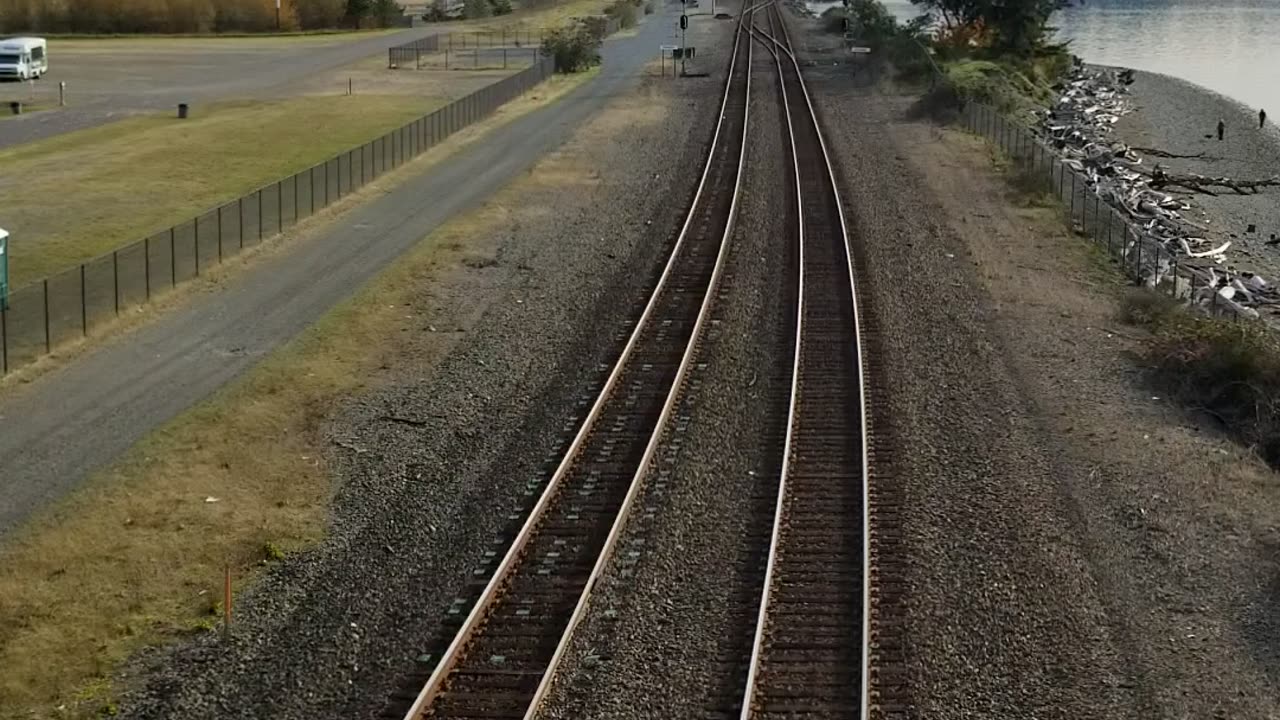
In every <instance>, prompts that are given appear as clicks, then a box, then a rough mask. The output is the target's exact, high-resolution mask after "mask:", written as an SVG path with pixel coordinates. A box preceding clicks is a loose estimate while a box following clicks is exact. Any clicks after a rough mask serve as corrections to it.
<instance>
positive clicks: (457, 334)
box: [123, 77, 718, 719]
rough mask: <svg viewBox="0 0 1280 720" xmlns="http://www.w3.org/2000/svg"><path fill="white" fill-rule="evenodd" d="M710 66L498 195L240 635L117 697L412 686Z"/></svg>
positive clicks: (305, 699)
mask: <svg viewBox="0 0 1280 720" xmlns="http://www.w3.org/2000/svg"><path fill="white" fill-rule="evenodd" d="M717 82H718V80H717V79H716V78H714V77H711V78H705V79H701V80H690V81H688V82H683V83H679V84H676V83H671V82H669V81H668V82H662V81H660V79H657V78H649V79H645V80H644V81H642V86H641V88H640V89H639V90H637V91H636V92H635V93H634V94H630V95H627V96H624V97H620V98H619V99H618V100H616V101H614V102H613V103H611V105H610V107H609V108H607V109H606V110H605V111H604V112H602V113H601V114H600V115H599V116H597V117H596V118H595V119H594V120H592V121H591V122H589V123H588V124H587V125H586V126H584V127H583V128H582V129H580V130H579V131H578V132H577V133H576V134H575V136H574V139H573V140H572V141H571V142H570V143H569V144H567V145H566V146H565V147H563V148H562V149H561V150H559V151H557V152H556V153H553V155H552V156H551V157H550V158H549V159H548V160H546V161H544V162H543V163H542V164H541V165H540V167H539V170H541V171H542V172H541V173H540V172H538V171H535V172H534V173H533V174H532V175H531V176H530V178H529V186H528V187H527V188H526V187H525V185H524V181H520V180H518V181H517V184H516V185H515V186H514V188H513V190H514V191H515V192H514V194H507V193H504V194H503V195H501V196H499V198H498V200H499V201H500V202H503V203H508V204H509V208H510V222H509V223H507V224H506V226H505V227H503V228H502V229H501V230H500V231H499V235H498V237H485V238H478V239H477V244H478V245H481V246H487V247H489V248H490V249H491V250H492V254H491V256H489V255H485V256H481V257H474V258H468V259H467V260H466V262H465V264H466V266H467V269H465V270H459V271H457V272H454V273H447V274H446V275H445V277H446V278H450V279H447V280H444V281H441V282H439V283H437V284H433V285H432V287H430V288H424V290H423V292H422V294H421V302H420V303H416V304H415V306H414V307H408V308H405V314H406V317H407V318H412V319H411V320H409V321H407V322H406V328H405V332H406V339H405V340H403V341H402V343H401V344H402V347H403V352H402V353H401V355H402V357H406V356H407V357H410V358H412V359H413V360H412V361H410V362H407V363H406V364H405V367H389V368H387V369H386V373H385V377H379V378H377V379H376V382H374V383H373V384H374V385H375V386H376V387H377V388H378V389H376V390H374V391H371V392H370V393H369V394H367V395H366V396H363V397H360V398H357V399H355V400H353V401H352V402H351V403H350V405H349V407H348V408H347V410H346V411H344V412H342V413H341V414H340V415H339V416H338V417H337V418H335V420H334V422H333V425H332V427H331V428H330V429H329V434H330V436H331V438H332V439H333V441H334V443H335V445H334V448H333V452H334V455H335V457H334V458H333V465H334V466H335V467H336V468H337V471H338V475H339V477H338V481H337V491H336V492H337V496H336V499H335V503H334V516H333V521H332V528H331V532H330V534H329V537H328V539H327V540H326V541H324V542H323V543H322V544H321V545H320V546H319V547H317V548H315V549H313V550H310V551H308V552H305V553H302V554H300V555H297V556H294V557H291V558H289V559H288V560H286V561H285V562H283V563H281V564H280V565H279V566H278V567H276V568H274V569H273V571H272V572H270V573H269V575H268V577H267V578H266V579H265V580H264V581H263V582H262V583H260V584H259V585H258V586H257V587H255V588H253V589H252V590H250V591H249V592H247V593H245V594H244V596H243V597H240V598H238V599H237V610H236V612H237V615H236V623H235V635H234V638H233V640H232V641H231V642H230V643H229V644H227V643H224V642H223V641H221V640H219V639H218V638H216V637H214V636H213V635H207V636H205V637H203V638H200V639H197V640H193V641H192V642H190V643H187V644H184V645H182V646H180V647H177V648H175V649H173V650H168V651H161V652H156V653H154V654H153V656H152V657H150V658H147V659H145V660H144V662H142V663H140V664H139V666H137V667H135V669H134V672H136V673H139V674H141V679H140V680H139V681H138V684H139V685H140V687H139V689H137V690H136V691H134V692H133V693H131V694H130V695H129V696H128V697H126V702H125V703H124V706H123V708H124V714H125V715H127V716H129V717H137V718H170V717H211V716H213V715H215V714H217V715H218V716H222V717H270V718H273V719H287V718H316V717H331V718H336V717H343V718H361V717H375V716H376V715H377V714H378V713H379V712H380V710H381V709H382V707H383V704H384V702H385V701H386V700H387V698H388V697H389V696H390V695H391V694H392V693H393V692H395V691H397V690H399V689H403V687H402V686H403V684H404V678H405V677H406V676H408V675H409V674H410V673H411V672H412V671H413V669H414V664H415V658H417V657H418V656H419V654H420V653H422V652H424V649H423V647H424V646H425V645H427V644H428V642H429V641H430V640H431V639H432V638H433V637H434V636H435V635H436V634H437V632H438V628H439V627H440V623H441V622H442V620H443V619H444V618H445V617H446V613H447V611H448V609H449V607H450V605H451V603H452V601H453V599H454V598H455V597H456V596H459V595H460V594H462V590H463V588H464V586H465V584H466V583H467V581H468V580H469V579H470V578H471V577H472V572H473V570H474V569H477V568H479V567H483V566H484V553H485V551H486V550H489V549H490V547H489V544H490V542H491V540H492V538H493V537H494V536H495V534H496V533H497V531H498V530H499V529H500V528H501V527H502V526H503V525H504V524H505V523H507V522H509V516H510V515H511V514H513V513H519V512H524V511H527V509H528V507H529V506H530V505H531V504H532V501H533V499H534V498H532V497H531V496H528V495H526V494H525V493H524V490H525V484H526V481H527V480H528V479H529V478H530V477H531V476H533V475H535V474H537V473H539V472H541V471H543V470H544V469H545V468H546V467H547V464H548V463H549V462H550V461H552V460H553V459H554V458H555V457H556V451H557V449H558V448H559V447H561V446H562V444H563V443H564V442H566V441H567V439H568V438H569V437H570V436H571V432H570V431H571V430H572V424H573V422H572V421H573V420H574V419H575V418H577V417H579V415H580V413H582V412H584V411H585V406H584V404H583V403H584V401H587V400H589V397H590V395H591V393H592V390H591V389H590V388H589V387H588V386H589V385H590V384H591V382H594V381H595V380H598V379H600V378H601V377H602V376H601V374H600V372H599V370H600V367H601V365H602V364H603V363H606V362H611V360H612V358H613V357H615V356H616V353H617V352H618V350H619V349H620V347H621V341H622V340H623V339H624V334H625V330H626V322H627V321H629V320H630V319H631V317H632V316H633V315H634V314H635V313H638V310H639V307H640V303H641V302H642V301H643V299H644V298H645V297H646V296H647V293H648V290H649V287H650V286H651V284H652V282H653V281H654V280H655V279H656V272H657V269H658V268H659V264H660V261H661V260H662V259H663V258H664V257H665V253H666V251H667V249H669V247H670V242H671V241H672V240H673V239H674V237H675V233H676V232H677V230H678V227H679V223H680V222H681V221H682V220H683V208H682V205H683V202H684V199H685V198H687V197H689V195H690V194H691V192H692V189H693V185H694V183H695V182H696V179H697V178H696V176H694V175H689V174H685V173H678V172H673V167H672V163H671V157H672V154H673V153H680V154H683V155H685V156H689V157H696V156H700V155H701V153H702V148H703V147H704V146H705V144H706V143H707V141H708V140H709V139H710V132H711V122H712V120H713V119H714V117H715V112H714V108H713V106H712V103H713V101H714V98H713V96H714V95H716V93H715V92H712V91H710V88H711V87H713V86H714V85H715V83H717ZM562 171H563V172H562ZM561 175H567V176H569V177H571V178H573V179H574V182H573V184H572V185H571V186H566V185H563V184H560V183H558V182H557V178H559V177H561ZM544 176H545V177H544ZM584 177H585V178H587V179H585V180H583V179H582V178H584ZM439 355H442V357H440V358H437V356H439Z"/></svg>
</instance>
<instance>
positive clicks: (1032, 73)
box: [824, 0, 1071, 111]
mask: <svg viewBox="0 0 1280 720" xmlns="http://www.w3.org/2000/svg"><path fill="white" fill-rule="evenodd" d="M912 2H913V4H915V5H916V6H917V7H919V8H920V10H921V15H920V16H919V17H918V18H916V19H914V20H912V21H911V22H908V23H905V24H903V23H899V22H896V21H895V20H894V18H893V16H892V15H891V14H890V13H889V12H888V11H887V10H886V9H885V8H884V6H883V5H882V4H881V3H880V2H878V0H851V1H850V2H849V4H848V6H847V8H833V9H831V10H829V11H827V13H825V14H824V18H826V26H827V28H828V29H830V30H831V31H833V32H849V33H851V34H852V35H853V36H854V37H855V38H857V40H858V42H859V43H861V44H864V45H867V46H870V47H871V48H872V49H873V51H876V52H877V54H878V55H879V56H880V57H881V58H882V59H884V60H885V61H887V62H889V63H890V64H892V65H893V66H894V67H895V68H896V69H897V70H898V71H899V74H900V75H902V76H906V77H907V78H914V79H930V76H932V78H931V79H932V80H933V81H934V84H935V86H936V87H935V89H934V95H935V99H939V100H949V101H951V102H962V101H965V100H979V101H982V102H987V103H991V104H994V105H996V106H999V107H1000V108H1002V109H1004V110H1006V111H1017V110H1025V109H1028V108H1031V107H1043V106H1045V105H1047V104H1049V103H1050V102H1051V101H1052V99H1053V95H1054V90H1053V85H1054V84H1055V83H1056V82H1057V81H1058V79H1059V78H1060V77H1061V76H1062V75H1063V74H1064V73H1065V72H1066V71H1067V70H1068V69H1069V68H1070V65H1071V56H1070V55H1069V54H1068V52H1067V48H1066V46H1065V45H1061V44H1055V43H1052V42H1050V40H1049V38H1050V37H1051V36H1052V32H1053V28H1052V27H1050V26H1049V19H1050V17H1051V16H1052V14H1053V13H1054V12H1055V11H1057V10H1058V9H1061V8H1063V7H1065V6H1066V5H1067V4H1069V0H1019V1H1018V2H1008V1H998V0H912Z"/></svg>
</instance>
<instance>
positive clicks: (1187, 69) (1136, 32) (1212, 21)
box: [814, 0, 1280, 120]
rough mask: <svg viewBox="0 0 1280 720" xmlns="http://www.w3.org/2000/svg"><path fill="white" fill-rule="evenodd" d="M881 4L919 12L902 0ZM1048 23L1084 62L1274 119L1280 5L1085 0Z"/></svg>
mask: <svg viewBox="0 0 1280 720" xmlns="http://www.w3.org/2000/svg"><path fill="white" fill-rule="evenodd" d="M884 4H885V6H886V7H888V8H889V10H891V11H892V12H893V13H894V14H895V15H897V16H898V17H899V18H900V19H903V20H905V19H908V18H911V17H914V16H916V15H918V14H919V11H918V10H917V9H916V7H915V6H914V5H912V4H911V3H910V2H909V1H908V0H884ZM825 7H829V5H827V4H825V3H815V4H814V9H815V10H821V9H823V8H825ZM1053 24H1054V25H1055V26H1056V27H1057V28H1058V35H1059V36H1060V37H1061V38H1062V39H1065V40H1070V41H1071V49H1072V52H1074V53H1075V54H1077V55H1079V56H1080V57H1082V58H1084V59H1085V61H1086V62H1092V63H1099V64H1102V65H1122V66H1125V67H1131V68H1136V69H1138V70H1148V71H1151V72H1159V73H1164V74H1166V75H1172V76H1174V77H1178V78H1182V79H1183V80H1190V81H1191V82H1194V83H1197V84H1199V85H1203V86H1205V87H1207V88H1210V89H1212V90H1215V91H1217V92H1220V93H1222V94H1223V95H1226V96H1228V97H1230V98H1233V99H1235V100H1238V101H1239V102H1242V103H1244V104H1245V105H1247V106H1249V107H1250V108H1251V109H1253V110H1255V111H1256V110H1257V109H1258V108H1266V110H1267V113H1268V114H1269V115H1270V116H1271V117H1273V118H1275V119H1276V120H1280V0H1086V2H1085V3H1084V4H1083V5H1079V4H1077V6H1076V7H1073V8H1070V9H1068V10H1064V11H1063V12H1061V13H1059V14H1058V15H1057V16H1056V17H1055V18H1054V19H1053Z"/></svg>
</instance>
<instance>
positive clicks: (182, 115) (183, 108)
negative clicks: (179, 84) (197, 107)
mask: <svg viewBox="0 0 1280 720" xmlns="http://www.w3.org/2000/svg"><path fill="white" fill-rule="evenodd" d="M188 110H189V108H188V107H187V104H186V103H178V119H179V120H186V119H187V112H188Z"/></svg>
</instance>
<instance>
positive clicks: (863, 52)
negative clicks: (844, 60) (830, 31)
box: [849, 47, 871, 55]
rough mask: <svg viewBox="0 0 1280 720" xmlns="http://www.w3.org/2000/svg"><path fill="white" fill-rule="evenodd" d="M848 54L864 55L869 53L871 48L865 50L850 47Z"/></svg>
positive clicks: (863, 48)
mask: <svg viewBox="0 0 1280 720" xmlns="http://www.w3.org/2000/svg"><path fill="white" fill-rule="evenodd" d="M849 52H851V53H858V54H861V55H866V54H867V53H869V52H871V48H865V47H851V48H849Z"/></svg>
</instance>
